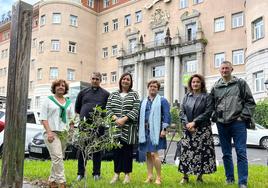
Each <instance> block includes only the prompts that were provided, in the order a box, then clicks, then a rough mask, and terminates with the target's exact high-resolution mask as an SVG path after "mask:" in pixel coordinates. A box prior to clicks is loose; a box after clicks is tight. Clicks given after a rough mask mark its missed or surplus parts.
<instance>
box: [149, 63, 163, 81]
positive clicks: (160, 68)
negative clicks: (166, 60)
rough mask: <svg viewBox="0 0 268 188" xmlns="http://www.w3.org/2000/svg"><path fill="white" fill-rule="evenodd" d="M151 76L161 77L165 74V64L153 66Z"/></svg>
mask: <svg viewBox="0 0 268 188" xmlns="http://www.w3.org/2000/svg"><path fill="white" fill-rule="evenodd" d="M152 71H153V77H156V78H157V77H163V76H165V66H164V65H160V66H156V67H153V70H152Z"/></svg>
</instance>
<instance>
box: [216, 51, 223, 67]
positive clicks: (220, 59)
mask: <svg viewBox="0 0 268 188" xmlns="http://www.w3.org/2000/svg"><path fill="white" fill-rule="evenodd" d="M224 60H225V54H224V53H217V54H215V55H214V66H215V68H218V67H220V66H221V63H222V62H223V61H224Z"/></svg>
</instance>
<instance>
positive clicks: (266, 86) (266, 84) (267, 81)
mask: <svg viewBox="0 0 268 188" xmlns="http://www.w3.org/2000/svg"><path fill="white" fill-rule="evenodd" d="M264 85H265V88H266V90H267V91H268V79H267V80H266V81H265V82H264Z"/></svg>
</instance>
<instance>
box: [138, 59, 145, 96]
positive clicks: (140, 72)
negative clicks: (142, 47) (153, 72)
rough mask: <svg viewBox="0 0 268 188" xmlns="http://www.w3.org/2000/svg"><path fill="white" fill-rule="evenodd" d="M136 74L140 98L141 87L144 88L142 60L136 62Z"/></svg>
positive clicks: (141, 94) (141, 93)
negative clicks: (137, 68)
mask: <svg viewBox="0 0 268 188" xmlns="http://www.w3.org/2000/svg"><path fill="white" fill-rule="evenodd" d="M138 67H139V70H138V76H137V80H138V93H139V96H140V98H143V94H144V91H143V88H144V65H143V62H142V61H139V62H138Z"/></svg>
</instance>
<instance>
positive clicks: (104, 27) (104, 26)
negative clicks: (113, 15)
mask: <svg viewBox="0 0 268 188" xmlns="http://www.w3.org/2000/svg"><path fill="white" fill-rule="evenodd" d="M108 31H109V23H108V22H105V23H104V24H103V32H104V33H107V32H108Z"/></svg>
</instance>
